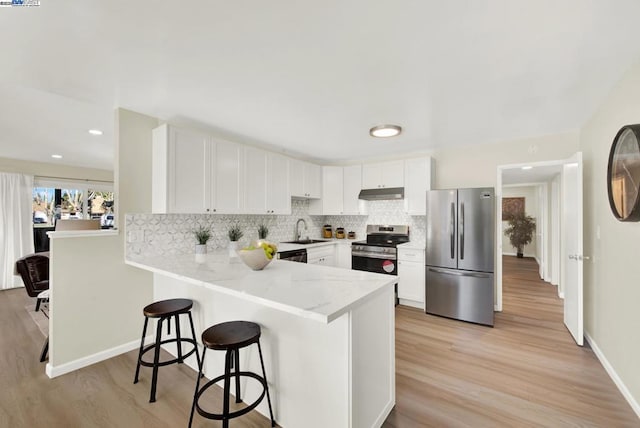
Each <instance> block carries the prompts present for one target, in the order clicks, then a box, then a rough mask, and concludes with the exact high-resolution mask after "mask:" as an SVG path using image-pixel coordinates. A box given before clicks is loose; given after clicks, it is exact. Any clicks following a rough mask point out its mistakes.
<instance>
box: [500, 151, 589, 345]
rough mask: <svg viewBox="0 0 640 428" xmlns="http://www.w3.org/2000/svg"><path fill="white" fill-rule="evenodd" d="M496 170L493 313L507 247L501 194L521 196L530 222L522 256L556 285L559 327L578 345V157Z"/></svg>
mask: <svg viewBox="0 0 640 428" xmlns="http://www.w3.org/2000/svg"><path fill="white" fill-rule="evenodd" d="M497 172H498V174H497V186H496V201H497V204H498V205H497V215H496V241H497V242H496V302H495V310H496V311H502V271H503V269H502V264H503V261H502V255H503V254H504V253H507V254H508V253H509V252H510V251H509V250H510V249H511V248H512V247H511V245H510V243H509V241H508V240H504V239H503V229H504V225H505V223H503V221H502V220H503V219H502V203H503V202H502V201H503V196H504V197H505V198H510V197H513V198H521V199H522V200H524V202H523V203H522V204H521V205H522V210H523V211H524V212H525V214H526V215H529V216H531V217H534V218H535V220H536V231H535V233H534V237H533V242H532V245H531V247H530V248H529V254H528V255H529V256H530V257H535V259H536V261H537V262H538V265H539V272H538V274H539V277H540V278H541V279H542V280H544V281H545V282H548V283H550V284H553V285H555V286H557V287H558V289H557V293H558V296H559V297H561V298H563V299H564V318H565V325H566V326H567V329H568V330H569V332H570V333H571V334H572V336H573V337H574V339H575V341H576V343H577V344H578V345H582V343H583V340H582V275H581V269H582V259H583V255H582V254H581V253H582V156H581V153H577V154H576V155H574V156H573V157H571V158H570V159H563V160H553V161H544V162H535V163H531V164H515V165H502V166H498V171H497ZM518 195H519V196H518ZM526 199H529V200H530V203H529V209H526V206H527V203H526ZM505 241H506V243H505ZM567 290H568V291H567Z"/></svg>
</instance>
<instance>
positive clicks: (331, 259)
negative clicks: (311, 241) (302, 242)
mask: <svg viewBox="0 0 640 428" xmlns="http://www.w3.org/2000/svg"><path fill="white" fill-rule="evenodd" d="M307 263H308V264H312V265H324V266H335V265H336V248H335V245H323V246H320V247H311V248H307Z"/></svg>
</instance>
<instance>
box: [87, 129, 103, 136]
mask: <svg viewBox="0 0 640 428" xmlns="http://www.w3.org/2000/svg"><path fill="white" fill-rule="evenodd" d="M89 134H91V135H102V131H101V130H99V129H90V130H89Z"/></svg>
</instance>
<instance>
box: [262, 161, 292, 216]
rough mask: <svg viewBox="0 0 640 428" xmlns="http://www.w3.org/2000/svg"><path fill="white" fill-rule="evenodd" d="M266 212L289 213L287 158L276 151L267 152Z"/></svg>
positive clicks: (289, 197) (289, 196) (289, 195)
mask: <svg viewBox="0 0 640 428" xmlns="http://www.w3.org/2000/svg"><path fill="white" fill-rule="evenodd" d="M266 182H267V214H291V194H290V193H289V160H288V159H287V158H286V157H284V156H282V155H279V154H277V153H268V154H267V176H266Z"/></svg>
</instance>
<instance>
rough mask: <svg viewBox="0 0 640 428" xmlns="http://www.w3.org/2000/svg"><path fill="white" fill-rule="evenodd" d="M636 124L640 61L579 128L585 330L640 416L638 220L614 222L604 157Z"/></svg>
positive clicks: (639, 103) (639, 110)
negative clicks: (626, 127)
mask: <svg viewBox="0 0 640 428" xmlns="http://www.w3.org/2000/svg"><path fill="white" fill-rule="evenodd" d="M637 123H640V63H639V64H636V65H635V66H634V67H632V68H631V69H630V70H629V71H628V72H627V73H626V74H625V75H624V76H623V78H622V79H621V81H620V82H619V83H618V84H617V85H616V86H615V87H614V88H613V90H612V91H611V93H610V94H609V96H608V97H607V98H606V100H604V102H603V103H602V104H601V106H600V108H599V109H598V111H597V112H596V113H595V114H594V115H593V117H592V118H591V119H590V120H589V121H588V122H587V124H586V125H585V126H584V128H583V129H582V130H581V133H580V149H581V150H582V152H583V156H584V254H585V255H588V256H590V257H591V259H590V260H588V261H586V262H585V263H584V320H585V326H584V327H585V332H586V334H587V335H588V338H589V337H590V338H591V340H592V341H593V342H595V343H596V344H597V347H598V348H599V350H600V351H601V352H602V354H603V355H604V356H605V357H606V359H607V360H608V362H609V363H610V365H611V367H612V369H613V370H614V371H615V373H617V375H618V376H619V379H620V380H621V382H622V383H623V384H624V385H625V386H626V388H627V389H628V392H629V395H630V396H632V397H633V400H635V403H636V408H635V410H636V413H638V415H640V406H639V405H638V402H640V363H639V361H640V335H639V334H638V328H639V327H640V310H639V309H638V305H639V303H640V281H639V278H640V262H639V261H638V248H640V247H639V245H640V223H636V222H632V223H623V222H619V221H617V220H616V219H615V218H614V216H613V214H612V213H611V210H610V208H609V202H608V197H607V183H606V176H607V161H608V155H609V149H610V147H611V143H612V141H613V138H614V137H615V135H616V133H617V132H618V130H619V129H620V128H621V127H622V126H624V125H627V124H637Z"/></svg>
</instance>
